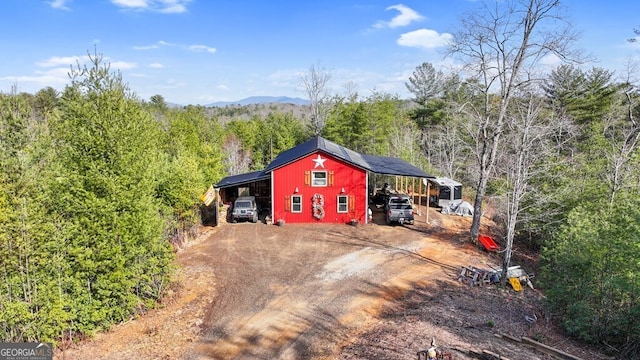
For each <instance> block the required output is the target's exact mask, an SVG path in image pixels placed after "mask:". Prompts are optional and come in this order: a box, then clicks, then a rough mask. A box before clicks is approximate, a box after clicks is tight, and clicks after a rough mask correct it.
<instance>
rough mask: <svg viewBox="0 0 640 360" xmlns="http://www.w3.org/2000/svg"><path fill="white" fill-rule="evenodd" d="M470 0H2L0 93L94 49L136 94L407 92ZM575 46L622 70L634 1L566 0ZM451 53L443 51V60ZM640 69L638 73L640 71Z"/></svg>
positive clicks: (197, 99)
mask: <svg viewBox="0 0 640 360" xmlns="http://www.w3.org/2000/svg"><path fill="white" fill-rule="evenodd" d="M478 4H479V3H478V2H477V1H472V0H420V1H418V0H415V1H414V0H403V1H397V0H389V1H379V0H355V1H354V0H323V1H306V0H298V1H289V0H286V1H282V0H274V1H266V0H264V1H262V0H228V1H217V0H47V1H44V0H0V54H1V55H0V92H4V93H7V92H9V91H11V88H12V86H14V85H16V86H17V88H18V91H20V92H29V93H35V92H36V91H38V90H39V89H42V88H44V87H46V86H51V87H54V88H56V89H58V90H62V89H63V88H64V86H65V85H66V84H68V83H69V78H68V76H67V73H68V72H69V66H70V65H71V64H75V63H76V61H79V62H80V63H84V62H85V61H86V58H87V56H86V55H87V52H91V53H93V51H94V48H96V49H97V51H98V52H99V53H101V54H103V55H104V57H105V59H106V60H107V61H108V62H109V63H110V64H111V68H112V70H116V69H118V70H120V71H121V73H122V76H123V78H124V80H125V81H126V82H127V83H128V84H129V86H130V88H131V90H133V91H134V92H135V93H136V94H137V95H138V96H139V97H140V98H142V99H145V100H148V99H149V98H150V97H151V96H152V95H155V94H160V95H162V96H164V98H165V100H166V101H168V102H172V103H178V104H207V103H211V102H216V101H233V100H240V99H243V98H246V97H249V96H263V95H270V96H291V97H302V98H305V97H306V95H305V92H304V90H303V88H302V87H301V81H300V78H301V75H302V74H304V73H305V72H306V71H308V70H309V68H310V67H311V66H312V65H315V66H317V67H319V68H324V69H326V70H327V71H330V73H331V74H332V79H331V82H330V84H329V88H330V90H331V92H332V93H336V94H341V93H344V92H345V91H346V90H345V89H346V86H345V85H346V84H351V88H352V89H353V88H355V89H356V90H357V91H358V93H359V94H361V95H363V96H368V95H369V94H371V91H372V90H377V91H383V92H387V93H391V94H398V95H399V96H400V97H403V98H406V97H409V94H408V93H407V91H406V88H405V86H404V83H405V82H406V81H407V80H408V77H409V76H410V75H411V73H412V71H413V70H414V69H415V68H416V66H418V65H420V64H421V63H423V62H431V63H433V64H434V65H435V66H436V67H438V66H439V64H445V63H446V61H447V60H445V59H443V56H442V50H443V45H444V43H445V42H446V40H447V39H448V37H449V36H450V35H449V34H450V33H452V32H454V31H455V30H456V28H457V27H458V19H459V18H460V16H462V15H463V14H464V13H465V12H467V11H469V10H471V9H473V8H475V7H477V6H478ZM563 5H564V6H565V8H566V12H567V14H568V18H569V20H570V21H571V22H572V24H573V25H574V27H575V29H576V30H577V31H579V32H581V33H582V37H581V40H580V42H579V43H578V44H577V47H578V48H581V49H583V50H584V51H586V52H588V53H591V54H592V55H593V56H594V58H595V59H596V60H597V62H594V63H592V64H589V66H599V67H602V68H605V69H609V70H614V71H616V73H618V74H621V73H622V69H623V67H624V64H625V62H626V61H628V60H629V59H630V58H632V57H634V58H635V59H637V60H640V45H638V44H636V45H631V44H629V43H628V42H627V41H626V39H628V38H630V37H632V36H633V29H634V28H640V1H637V0H617V1H616V0H614V1H602V0H566V1H563ZM449 61H450V60H449ZM638 77H640V74H638Z"/></svg>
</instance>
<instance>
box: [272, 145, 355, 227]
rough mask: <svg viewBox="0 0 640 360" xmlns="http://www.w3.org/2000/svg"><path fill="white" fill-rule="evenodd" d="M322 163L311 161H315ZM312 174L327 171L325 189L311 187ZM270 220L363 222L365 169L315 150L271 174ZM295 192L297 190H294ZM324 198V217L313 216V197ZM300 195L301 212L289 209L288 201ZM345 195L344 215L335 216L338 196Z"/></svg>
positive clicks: (289, 203)
mask: <svg viewBox="0 0 640 360" xmlns="http://www.w3.org/2000/svg"><path fill="white" fill-rule="evenodd" d="M318 155H319V156H320V160H323V159H324V161H314V160H317V159H318ZM313 171H326V172H327V177H328V178H327V182H328V184H327V186H326V187H318V186H315V187H314V186H311V179H310V178H311V173H312V172H313ZM271 181H272V189H273V197H272V206H273V220H274V221H277V220H280V219H283V220H284V221H285V223H315V222H321V223H348V222H349V221H351V220H352V219H356V220H357V221H358V222H359V223H364V222H365V220H366V214H367V173H366V171H365V170H363V169H360V168H358V167H354V166H353V165H351V164H349V163H346V162H343V161H341V160H339V159H336V158H334V157H331V156H329V155H327V154H325V153H324V152H321V151H318V152H315V153H313V154H311V155H308V156H305V157H303V158H300V159H298V160H296V161H295V162H292V163H290V164H287V165H285V166H283V167H281V168H279V169H276V170H274V171H273V172H272V175H271ZM296 189H297V191H296ZM315 194H320V195H322V196H323V198H324V205H323V206H322V208H323V209H324V217H323V218H322V219H317V218H315V217H314V216H313V198H314V195H315ZM294 195H300V196H302V209H301V210H302V212H300V213H295V212H293V211H292V210H293V209H292V208H291V198H292V196H294ZM340 195H343V196H347V197H348V198H347V199H348V201H347V213H338V196H340Z"/></svg>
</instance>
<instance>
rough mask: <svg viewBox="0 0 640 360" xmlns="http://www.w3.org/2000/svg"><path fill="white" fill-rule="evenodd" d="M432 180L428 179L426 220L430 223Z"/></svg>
mask: <svg viewBox="0 0 640 360" xmlns="http://www.w3.org/2000/svg"><path fill="white" fill-rule="evenodd" d="M430 190H431V181H428V180H427V211H426V213H427V215H425V222H426V223H427V224H428V223H429V195H430V194H431V191H430Z"/></svg>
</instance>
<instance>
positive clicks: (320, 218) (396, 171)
mask: <svg viewBox="0 0 640 360" xmlns="http://www.w3.org/2000/svg"><path fill="white" fill-rule="evenodd" d="M369 173H375V174H384V175H400V176H412V177H420V178H433V176H430V175H428V174H427V173H425V172H424V171H422V170H421V169H419V168H417V167H415V166H413V165H411V164H409V163H407V162H405V161H403V160H401V159H396V158H390V157H383V156H375V155H365V154H360V153H358V152H355V151H353V150H350V149H347V148H345V147H343V146H341V145H338V144H336V143H334V142H331V141H329V140H327V139H324V138H322V137H315V138H313V139H311V140H309V141H307V142H305V143H303V144H300V145H298V146H296V147H294V148H292V149H289V150H287V151H284V152H282V153H281V154H280V155H278V156H277V157H276V158H275V159H274V160H273V161H272V162H271V163H270V164H269V165H268V166H267V167H266V168H265V169H264V170H263V171H256V172H251V173H247V174H241V175H234V176H228V177H226V178H224V179H222V180H221V181H220V182H218V183H217V184H216V185H215V187H216V189H218V190H220V191H221V192H220V193H221V196H222V198H223V200H224V201H227V202H231V201H232V200H233V199H234V198H235V197H238V196H241V195H253V196H256V201H257V202H258V204H260V206H261V208H262V209H268V210H269V211H268V213H269V214H272V219H273V220H274V221H278V220H284V222H285V223H313V222H322V223H349V222H351V221H357V222H359V223H365V222H367V212H368V207H369V205H368V204H369V191H368V189H369V183H368V174H369Z"/></svg>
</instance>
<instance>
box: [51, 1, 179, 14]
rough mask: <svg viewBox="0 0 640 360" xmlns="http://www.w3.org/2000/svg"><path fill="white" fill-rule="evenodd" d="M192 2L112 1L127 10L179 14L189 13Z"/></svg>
mask: <svg viewBox="0 0 640 360" xmlns="http://www.w3.org/2000/svg"><path fill="white" fill-rule="evenodd" d="M58 1H59V0H58ZM190 1H191V0H111V3H112V4H114V5H116V6H118V7H121V8H124V9H127V10H138V11H156V12H161V13H166V14H179V13H183V12H186V11H187V4H188V3H189V2H190Z"/></svg>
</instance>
